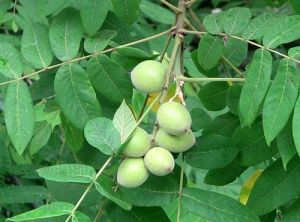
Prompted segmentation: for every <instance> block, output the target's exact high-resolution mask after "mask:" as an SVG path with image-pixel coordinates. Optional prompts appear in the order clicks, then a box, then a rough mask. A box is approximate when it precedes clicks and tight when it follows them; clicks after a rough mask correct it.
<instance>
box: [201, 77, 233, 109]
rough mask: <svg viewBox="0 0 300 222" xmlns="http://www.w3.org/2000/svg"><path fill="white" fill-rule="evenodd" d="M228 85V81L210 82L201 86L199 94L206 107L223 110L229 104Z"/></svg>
mask: <svg viewBox="0 0 300 222" xmlns="http://www.w3.org/2000/svg"><path fill="white" fill-rule="evenodd" d="M228 87H229V85H228V83H227V82H210V83H207V84H205V85H204V86H202V87H201V89H200V91H199V93H198V96H199V98H200V100H201V102H202V104H203V105H204V107H205V108H206V109H208V110H211V111H217V110H222V109H224V108H225V107H226V105H227V101H226V97H227V90H228Z"/></svg>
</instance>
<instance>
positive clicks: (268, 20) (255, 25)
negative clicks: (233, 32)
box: [242, 13, 276, 40]
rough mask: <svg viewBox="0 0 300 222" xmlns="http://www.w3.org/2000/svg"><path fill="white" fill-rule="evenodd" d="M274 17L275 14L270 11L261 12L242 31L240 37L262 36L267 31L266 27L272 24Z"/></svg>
mask: <svg viewBox="0 0 300 222" xmlns="http://www.w3.org/2000/svg"><path fill="white" fill-rule="evenodd" d="M274 19H276V17H275V14H272V13H263V14H262V15H259V16H257V17H255V18H254V19H253V20H251V22H250V23H249V24H248V26H247V28H246V29H245V30H244V31H243V35H242V37H243V38H244V39H249V40H252V39H259V38H261V37H263V36H264V35H265V34H266V33H267V31H268V27H269V26H270V25H271V24H272V22H273V21H274Z"/></svg>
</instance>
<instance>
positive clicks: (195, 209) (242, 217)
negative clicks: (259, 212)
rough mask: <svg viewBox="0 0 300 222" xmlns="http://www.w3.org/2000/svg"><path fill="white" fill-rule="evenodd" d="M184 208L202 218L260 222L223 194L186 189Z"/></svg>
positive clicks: (231, 221)
mask: <svg viewBox="0 0 300 222" xmlns="http://www.w3.org/2000/svg"><path fill="white" fill-rule="evenodd" d="M182 206H183V207H184V208H185V209H187V210H188V211H189V212H192V213H194V214H196V215H198V216H200V217H203V218H206V219H209V220H212V221H222V222H227V221H228V222H240V221H247V222H258V221H260V220H259V219H258V217H257V216H256V215H255V214H254V213H253V212H251V211H250V210H249V209H247V207H245V206H243V205H242V204H241V203H239V202H238V201H236V200H234V199H231V198H229V197H227V196H225V195H223V194H219V193H215V192H211V191H206V190H201V189H197V188H184V189H183V192H182Z"/></svg>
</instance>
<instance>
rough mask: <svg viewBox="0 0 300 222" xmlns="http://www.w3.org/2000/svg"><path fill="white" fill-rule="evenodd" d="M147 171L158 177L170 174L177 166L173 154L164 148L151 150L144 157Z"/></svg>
mask: <svg viewBox="0 0 300 222" xmlns="http://www.w3.org/2000/svg"><path fill="white" fill-rule="evenodd" d="M144 161H145V165H146V167H147V169H148V170H149V171H150V172H151V173H152V174H154V175H156V176H164V175H167V174H169V173H170V172H171V171H172V170H173V169H174V165H175V160H174V157H173V156H172V154H171V153H170V152H169V151H168V150H166V149H164V148H162V147H153V148H151V149H150V150H149V151H148V152H147V153H146V155H145V157H144Z"/></svg>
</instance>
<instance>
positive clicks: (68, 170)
mask: <svg viewBox="0 0 300 222" xmlns="http://www.w3.org/2000/svg"><path fill="white" fill-rule="evenodd" d="M37 173H38V175H39V176H40V177H43V178H45V179H46V180H51V181H56V182H74V183H90V182H91V181H92V180H93V179H94V178H95V177H96V172H95V170H94V168H93V167H91V166H86V165H83V164H60V165H55V166H49V167H44V168H41V169H38V170H37Z"/></svg>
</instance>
